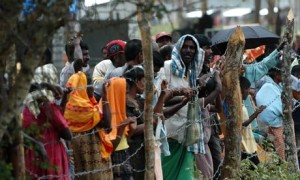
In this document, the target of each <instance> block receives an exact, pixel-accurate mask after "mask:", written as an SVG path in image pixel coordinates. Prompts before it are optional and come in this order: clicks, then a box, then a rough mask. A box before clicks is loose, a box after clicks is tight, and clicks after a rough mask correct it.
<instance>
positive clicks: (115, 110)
mask: <svg viewBox="0 0 300 180" xmlns="http://www.w3.org/2000/svg"><path fill="white" fill-rule="evenodd" d="M107 100H108V102H109V106H110V112H111V127H112V131H111V132H110V133H109V136H110V139H111V140H114V139H116V137H117V127H118V126H119V125H120V124H121V123H122V122H123V121H125V120H126V119H127V116H126V79H125V78H120V77H116V78H112V79H111V80H110V84H109V87H108V90H107ZM128 130H129V129H128V126H127V128H126V129H125V131H124V135H127V134H128Z"/></svg>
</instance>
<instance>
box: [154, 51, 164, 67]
mask: <svg viewBox="0 0 300 180" xmlns="http://www.w3.org/2000/svg"><path fill="white" fill-rule="evenodd" d="M164 63H165V60H164V59H163V57H162V55H161V54H160V53H159V52H157V51H153V66H154V67H164Z"/></svg>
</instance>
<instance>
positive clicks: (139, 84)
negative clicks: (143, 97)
mask: <svg viewBox="0 0 300 180" xmlns="http://www.w3.org/2000/svg"><path fill="white" fill-rule="evenodd" d="M145 83H146V80H145V78H141V79H140V80H137V81H136V83H135V84H136V87H137V91H138V94H143V92H144V90H145Z"/></svg>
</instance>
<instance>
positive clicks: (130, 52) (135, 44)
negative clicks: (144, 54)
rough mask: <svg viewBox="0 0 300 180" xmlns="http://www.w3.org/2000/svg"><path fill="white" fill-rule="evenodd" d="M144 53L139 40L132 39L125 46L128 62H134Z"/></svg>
mask: <svg viewBox="0 0 300 180" xmlns="http://www.w3.org/2000/svg"><path fill="white" fill-rule="evenodd" d="M141 51H142V41H141V40H139V39H132V40H129V41H127V43H126V46H125V58H126V61H127V62H128V61H131V60H134V59H135V58H136V57H137V56H138V55H139V53H140V52H141Z"/></svg>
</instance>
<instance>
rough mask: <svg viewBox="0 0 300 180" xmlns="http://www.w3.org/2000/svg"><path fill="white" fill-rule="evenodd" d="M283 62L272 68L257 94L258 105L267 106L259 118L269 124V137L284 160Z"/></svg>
mask: <svg viewBox="0 0 300 180" xmlns="http://www.w3.org/2000/svg"><path fill="white" fill-rule="evenodd" d="M280 68H281V64H280V63H279V64H277V66H276V67H275V68H271V69H270V70H269V72H268V76H267V77H266V83H265V84H264V85H263V86H262V87H261V89H260V90H259V91H258V92H257V94H256V103H257V106H262V105H263V106H266V109H265V110H264V111H263V112H262V113H261V114H259V115H258V119H259V120H261V121H262V122H263V123H264V124H265V125H267V126H268V137H269V138H272V139H271V140H273V144H274V148H275V149H276V151H277V152H278V155H279V156H280V158H281V159H282V160H285V152H284V151H285V146H284V140H283V112H282V101H281V93H282V86H281V82H282V78H281V70H280Z"/></svg>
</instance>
